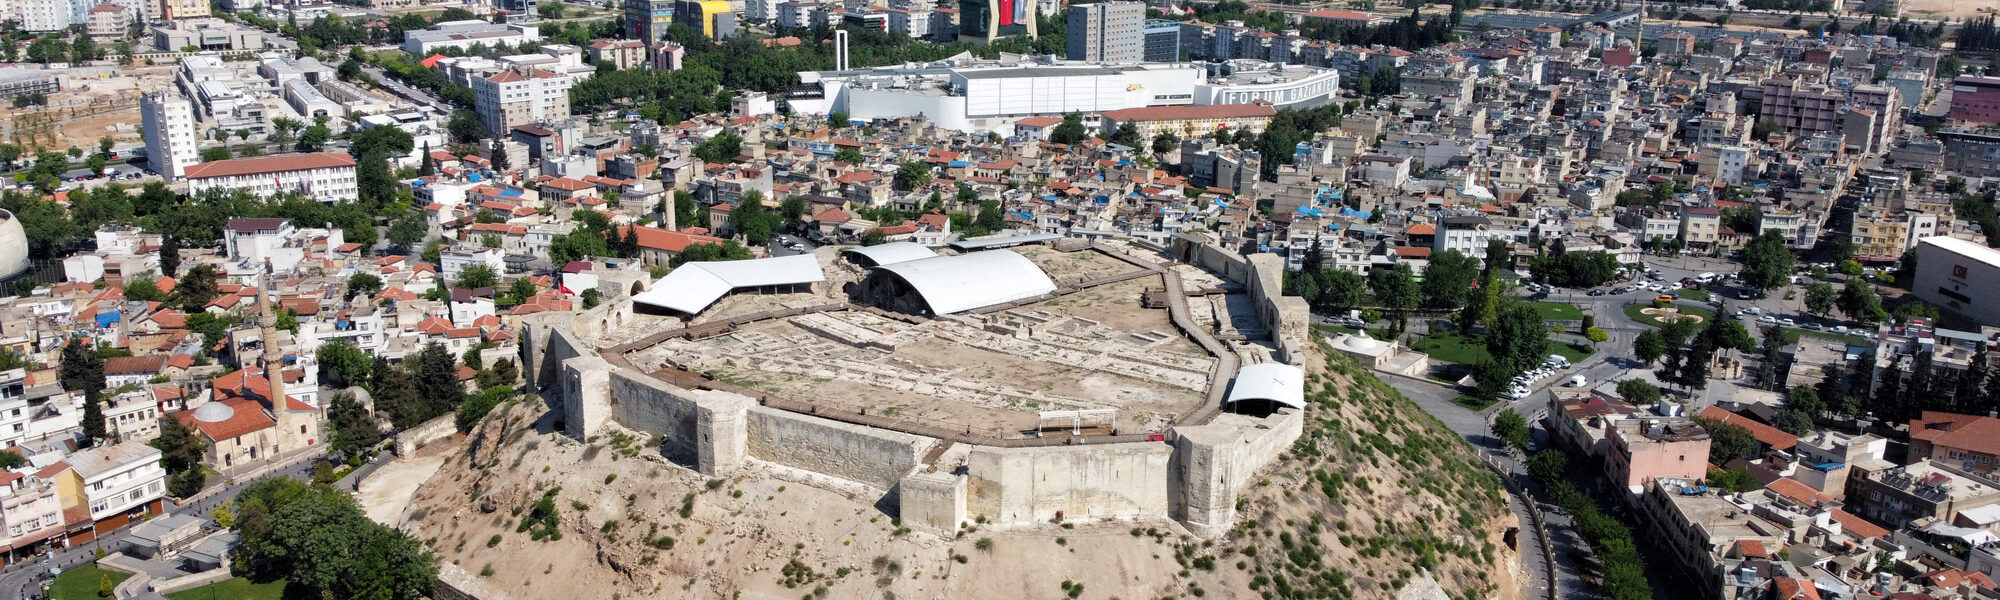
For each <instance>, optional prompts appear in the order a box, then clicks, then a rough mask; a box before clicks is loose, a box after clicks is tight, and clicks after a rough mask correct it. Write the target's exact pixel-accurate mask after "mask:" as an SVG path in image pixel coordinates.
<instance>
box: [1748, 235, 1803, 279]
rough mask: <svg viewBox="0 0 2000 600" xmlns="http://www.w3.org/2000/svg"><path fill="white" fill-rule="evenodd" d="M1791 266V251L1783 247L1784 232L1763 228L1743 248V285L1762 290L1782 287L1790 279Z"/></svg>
mask: <svg viewBox="0 0 2000 600" xmlns="http://www.w3.org/2000/svg"><path fill="white" fill-rule="evenodd" d="M1792 267H1793V258H1792V251H1791V250H1790V249H1789V248H1786V247H1785V236H1784V234H1782V233H1780V232H1779V231H1778V230H1776V229H1766V230H1764V232H1763V233H1761V234H1758V235H1757V238H1756V239H1753V240H1751V241H1750V244H1749V245H1747V246H1744V248H1743V271H1742V278H1743V283H1744V285H1748V286H1750V287H1752V288H1756V289H1758V290H1763V291H1770V290H1775V289H1778V288H1780V287H1784V285H1785V284H1786V283H1788V282H1790V280H1791V277H1792Z"/></svg>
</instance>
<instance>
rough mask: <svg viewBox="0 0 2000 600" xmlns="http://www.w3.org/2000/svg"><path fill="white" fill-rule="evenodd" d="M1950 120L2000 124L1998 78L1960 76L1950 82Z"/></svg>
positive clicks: (1999, 83)
mask: <svg viewBox="0 0 2000 600" xmlns="http://www.w3.org/2000/svg"><path fill="white" fill-rule="evenodd" d="M1951 118H1953V119H1959V120H1963V121H1974V122H1979V123H2000V77H1980V76H1977V75H1960V76H1958V78H1957V79H1953V80H1951Z"/></svg>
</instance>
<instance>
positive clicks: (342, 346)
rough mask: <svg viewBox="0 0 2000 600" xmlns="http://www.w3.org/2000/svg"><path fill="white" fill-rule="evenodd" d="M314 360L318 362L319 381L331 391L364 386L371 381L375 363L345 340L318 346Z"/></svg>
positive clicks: (365, 353) (366, 354)
mask: <svg viewBox="0 0 2000 600" xmlns="http://www.w3.org/2000/svg"><path fill="white" fill-rule="evenodd" d="M314 358H315V359H317V360H318V362H319V380H320V381H321V382H323V383H325V384H326V385H327V387H331V388H333V389H337V390H338V389H346V388H347V387H348V386H353V385H366V384H367V383H368V382H369V380H370V379H372V375H373V374H372V371H373V370H374V366H375V361H374V359H373V358H370V357H369V356H368V353H367V352H365V351H363V350H361V349H360V348H357V347H355V346H354V344H352V343H349V342H347V341H346V340H338V339H336V340H333V341H329V342H327V343H324V344H320V347H319V350H317V351H315V353H314Z"/></svg>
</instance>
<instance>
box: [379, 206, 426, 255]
mask: <svg viewBox="0 0 2000 600" xmlns="http://www.w3.org/2000/svg"><path fill="white" fill-rule="evenodd" d="M429 233H430V228H429V227H427V226H425V224H424V215H423V213H420V212H417V211H407V212H405V213H403V216H401V217H398V218H397V219H396V220H395V221H391V222H390V223H389V244H390V245H392V246H395V247H396V248H397V249H398V250H399V251H402V252H409V251H410V249H412V248H415V247H416V246H417V242H421V241H424V236H426V235H428V234H429Z"/></svg>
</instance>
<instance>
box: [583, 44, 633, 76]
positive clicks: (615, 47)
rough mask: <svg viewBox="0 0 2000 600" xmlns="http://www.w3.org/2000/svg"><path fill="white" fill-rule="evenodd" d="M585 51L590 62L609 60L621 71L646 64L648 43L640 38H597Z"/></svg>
mask: <svg viewBox="0 0 2000 600" xmlns="http://www.w3.org/2000/svg"><path fill="white" fill-rule="evenodd" d="M584 51H585V52H587V53H589V54H590V62H592V63H596V62H600V61H601V62H608V63H611V66H614V67H618V70H620V71H623V70H626V69H636V68H640V67H644V66H646V43H645V42H641V41H638V40H597V41H595V42H591V43H590V45H589V46H585V47H584Z"/></svg>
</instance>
